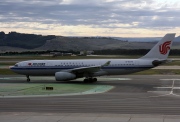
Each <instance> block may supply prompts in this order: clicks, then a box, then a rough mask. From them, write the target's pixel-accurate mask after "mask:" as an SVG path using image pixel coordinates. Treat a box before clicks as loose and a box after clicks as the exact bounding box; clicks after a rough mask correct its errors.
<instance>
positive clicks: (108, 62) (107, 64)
mask: <svg viewBox="0 0 180 122" xmlns="http://www.w3.org/2000/svg"><path fill="white" fill-rule="evenodd" d="M110 63H111V61H107V62H106V63H105V64H103V65H102V66H101V67H105V66H109V65H110Z"/></svg>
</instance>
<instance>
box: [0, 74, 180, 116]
mask: <svg viewBox="0 0 180 122" xmlns="http://www.w3.org/2000/svg"><path fill="white" fill-rule="evenodd" d="M9 77H11V76H9ZM13 77H15V76H13ZM22 82H25V80H24V79H21V80H18V81H17V80H12V79H6V80H3V79H1V80H0V84H1V83H10V84H11V83H22ZM35 82H41V81H40V80H37V81H36V80H33V82H32V83H35ZM44 82H54V81H52V80H47V81H44ZM32 83H30V84H32ZM56 83H58V84H61V83H63V84H65V82H56ZM67 83H68V84H69V83H72V84H80V83H82V82H81V81H78V80H76V81H71V82H67ZM95 84H97V85H111V86H114V88H113V89H112V90H110V91H108V92H105V93H99V94H88V95H70V96H58V97H57V96H56V97H55V96H54V97H53V96H52V97H30V98H28V97H19V98H0V113H14V112H15V113H19V112H30V113H54V114H63V113H64V114H69V115H72V114H73V115H72V116H74V114H77V113H78V114H79V113H83V114H88V115H89V114H94V115H95V116H96V115H99V114H101V115H104V114H113V115H124V114H126V115H144V114H146V115H162V116H163V117H164V116H169V115H176V118H177V116H178V117H179V115H180V102H179V101H180V76H178V75H126V76H115V77H114V76H113V77H101V78H99V82H97V83H95ZM19 85H20V84H19ZM3 115H4V114H3ZM1 117H2V116H1V115H0V118H1ZM163 117H162V118H163ZM128 118H129V117H128ZM162 118H161V119H162ZM179 118H180V117H179ZM179 118H178V120H179Z"/></svg>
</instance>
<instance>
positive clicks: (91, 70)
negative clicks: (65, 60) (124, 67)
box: [63, 61, 111, 74]
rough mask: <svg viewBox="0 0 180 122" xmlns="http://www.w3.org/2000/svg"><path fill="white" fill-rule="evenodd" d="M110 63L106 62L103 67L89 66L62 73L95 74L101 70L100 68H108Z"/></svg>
mask: <svg viewBox="0 0 180 122" xmlns="http://www.w3.org/2000/svg"><path fill="white" fill-rule="evenodd" d="M110 62H111V61H108V62H106V63H105V64H103V65H97V66H90V67H79V68H74V69H69V70H64V71H63V72H70V73H74V74H76V73H95V72H98V71H100V70H101V68H102V67H104V66H108V65H109V64H110Z"/></svg>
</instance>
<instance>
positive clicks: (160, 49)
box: [141, 33, 176, 59]
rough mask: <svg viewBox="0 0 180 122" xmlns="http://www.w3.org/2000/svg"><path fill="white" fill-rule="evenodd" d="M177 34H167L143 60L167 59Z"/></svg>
mask: <svg viewBox="0 0 180 122" xmlns="http://www.w3.org/2000/svg"><path fill="white" fill-rule="evenodd" d="M175 35H176V34H175V33H169V34H166V35H165V36H164V37H163V38H162V39H161V41H159V42H158V43H157V44H156V45H155V46H154V47H153V48H152V49H151V50H150V51H149V52H148V53H147V54H146V55H145V56H143V57H141V59H148V58H153V59H167V57H168V55H169V52H170V48H171V46H172V41H173V40H174V37H175Z"/></svg>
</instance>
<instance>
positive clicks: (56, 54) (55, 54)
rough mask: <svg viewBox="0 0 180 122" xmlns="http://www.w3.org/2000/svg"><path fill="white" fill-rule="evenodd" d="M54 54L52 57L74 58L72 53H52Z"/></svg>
mask: <svg viewBox="0 0 180 122" xmlns="http://www.w3.org/2000/svg"><path fill="white" fill-rule="evenodd" d="M50 54H52V57H57V56H72V55H73V54H72V53H61V52H50Z"/></svg>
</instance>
